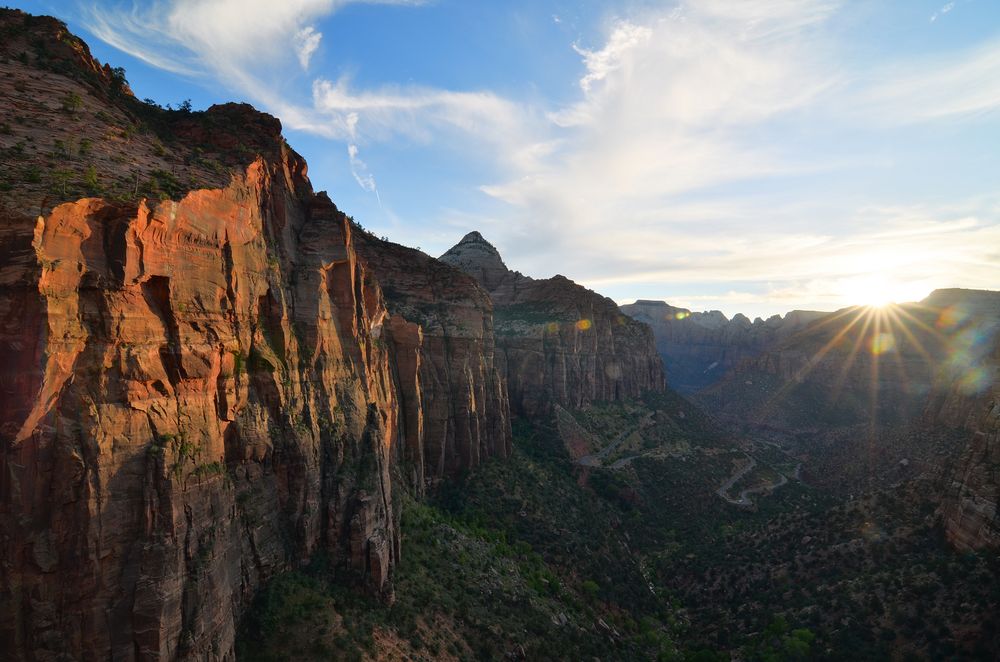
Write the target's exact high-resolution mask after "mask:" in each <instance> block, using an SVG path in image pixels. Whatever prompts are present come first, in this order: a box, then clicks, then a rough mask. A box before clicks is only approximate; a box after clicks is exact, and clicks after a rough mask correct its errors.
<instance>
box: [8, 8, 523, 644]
mask: <svg viewBox="0 0 1000 662" xmlns="http://www.w3.org/2000/svg"><path fill="white" fill-rule="evenodd" d="M0 22H2V23H3V25H2V26H0V27H4V29H5V30H7V31H8V32H10V31H9V30H8V28H9V26H10V25H12V24H16V26H18V29H22V28H23V29H29V28H30V29H34V28H32V27H31V26H35V27H38V26H41V27H40V28H39V29H40V30H41V32H39V33H38V34H39V35H40V36H41V37H44V36H45V35H48V34H49V33H50V31H51V29H52V28H53V23H55V22H52V21H50V20H44V21H40V22H39V21H30V20H28V19H27V18H25V17H24V15H23V14H20V13H19V12H8V11H6V10H4V11H3V12H0ZM29 24H30V25H29ZM55 25H56V26H58V25H60V24H58V23H55ZM64 29H65V28H64V26H62V28H61V30H64ZM57 32H59V31H58V30H57ZM11 34H15V35H20V33H19V32H16V31H15V32H13V33H11ZM59 34H62V33H61V32H60V33H59ZM67 34H68V33H67ZM22 37H24V36H23V35H20V36H19V37H18V38H19V39H21V38H22ZM60 38H61V39H66V40H69V37H60ZM73 39H74V40H75V38H73ZM22 41H25V42H28V41H31V39H30V35H28V37H25V38H23V39H22ZM35 41H37V40H35ZM70 41H72V40H70ZM10 43H13V42H11V41H8V42H6V44H7V45H9V44H10ZM32 43H33V42H32ZM72 44H73V52H78V51H79V48H78V47H79V44H78V42H76V41H72ZM36 57H37V53H33V54H32V55H31V56H30V57H28V58H27V60H28V64H27V65H25V66H26V67H27V68H28V72H29V73H25V72H24V71H20V70H19V73H18V76H15V77H13V78H15V79H20V78H28V77H31V75H32V74H31V73H30V71H31V67H32V66H34V65H35V64H36V62H35V58H36ZM88 57H89V55H88ZM86 61H89V60H85V62H86ZM7 64H10V63H9V62H8V63H7ZM73 66H78V64H77V65H73ZM95 66H97V65H95ZM98 69H99V70H100V71H105V70H104V69H103V68H100V67H98ZM92 74H93V72H91V73H87V72H84V74H82V77H81V75H80V74H79V71H75V70H71V71H66V72H63V73H60V71H59V70H58V68H56V69H51V68H50V69H46V73H45V75H46V76H50V77H52V80H53V81H55V82H57V83H58V84H59V85H61V86H63V87H66V88H69V89H75V88H73V86H75V85H78V84H79V81H80V80H83V81H85V82H86V85H84V87H83V88H80V89H81V95H83V96H84V109H83V110H82V111H81V114H80V115H79V116H78V117H77V119H75V120H73V121H74V122H75V123H76V127H77V130H78V131H80V132H86V131H90V130H92V129H93V125H92V122H102V121H114V120H115V118H117V117H124V118H128V121H135V122H137V123H138V129H137V130H136V133H137V135H145V136H147V139H146V140H145V141H140V142H139V143H138V144H137V145H136V149H137V150H138V152H137V153H138V156H137V159H139V160H142V159H143V158H145V157H144V152H143V150H145V149H146V148H147V146H148V144H151V143H152V141H153V140H154V138H152V137H150V136H153V135H157V134H155V132H154V131H153V130H152V129H150V125H149V124H148V121H152V120H150V119H149V118H150V117H152V118H153V119H155V120H156V121H157V122H161V121H162V122H161V124H162V126H160V128H161V129H163V130H164V131H165V132H166V133H165V134H164V135H167V134H169V136H170V137H171V140H172V141H173V142H171V143H170V144H169V145H167V146H166V147H164V148H163V150H162V155H158V156H156V158H158V159H162V162H163V163H164V164H165V166H166V167H167V168H168V169H169V170H165V171H168V172H170V173H171V178H170V179H169V182H168V183H169V184H170V185H169V186H168V187H166V188H162V189H159V190H157V195H156V199H151V198H150V197H149V196H148V195H145V194H144V193H143V191H142V187H140V186H136V189H130V190H129V191H128V194H127V195H126V194H122V188H120V186H123V185H124V183H126V182H129V181H130V180H131V179H132V177H133V173H132V170H131V168H130V167H129V166H128V164H122V163H119V162H118V161H114V160H109V161H108V163H109V165H108V168H107V170H101V171H100V174H101V176H102V177H105V178H106V179H105V180H104V181H106V182H108V183H109V184H108V186H109V190H108V191H105V192H106V193H108V196H109V197H86V198H79V197H77V196H76V193H77V191H76V190H74V189H73V187H72V186H66V187H61V188H59V187H57V188H52V187H47V188H46V186H47V185H46V184H45V183H43V184H42V185H40V187H34V188H33V184H32V185H31V186H25V187H18V188H16V189H15V190H14V191H10V193H11V195H10V196H6V197H5V198H4V200H3V203H4V204H2V205H0V398H2V406H0V443H2V452H0V530H2V532H3V533H2V536H0V657H3V658H4V659H12V660H35V659H82V660H89V659H94V660H97V659H115V660H119V659H120V660H130V659H151V658H156V659H167V658H169V659H202V660H217V659H232V655H233V641H234V634H235V625H236V622H237V620H238V618H239V616H240V614H241V613H242V611H243V610H244V608H245V607H246V605H247V604H248V602H249V600H250V599H251V598H252V596H253V594H254V592H255V590H256V589H257V588H258V587H259V586H260V585H261V583H262V582H263V581H265V580H266V579H267V578H269V577H270V576H272V575H273V574H275V573H276V572H279V571H282V570H285V569H288V568H290V567H294V566H296V565H298V564H300V563H302V562H304V561H306V560H308V559H309V558H310V557H312V556H314V555H316V554H324V555H326V556H327V557H328V558H329V559H330V561H331V563H332V566H333V567H334V568H336V572H337V573H338V574H339V576H342V577H343V578H344V581H345V582H354V583H363V584H364V585H366V586H367V587H368V588H369V590H371V591H372V592H374V593H375V594H377V595H380V596H382V597H383V598H385V599H391V597H392V584H391V572H392V566H393V564H394V563H395V562H396V561H397V560H398V558H399V555H400V540H399V522H398V519H399V513H398V508H397V507H396V506H395V505H394V501H393V491H394V489H399V487H400V486H401V485H406V484H407V483H408V482H410V481H412V485H413V487H414V488H416V489H418V490H419V489H422V488H423V484H424V482H425V481H433V480H437V479H439V478H441V477H442V476H444V475H447V474H448V473H449V472H453V471H457V470H459V469H461V468H465V467H469V466H473V465H474V464H475V463H476V462H478V461H480V460H481V459H482V458H485V457H487V456H490V455H504V454H506V453H507V452H509V443H510V436H509V421H508V418H507V415H506V402H505V400H504V396H503V386H502V382H500V380H499V379H498V376H497V371H496V369H495V368H494V367H493V357H492V351H493V350H492V343H493V340H492V326H491V320H490V318H491V310H490V306H489V302H488V300H487V299H486V298H485V295H484V294H483V293H482V292H481V291H479V290H478V288H477V287H476V286H475V285H474V284H473V283H471V282H469V283H466V285H467V287H465V288H464V289H463V290H462V291H461V292H459V293H458V294H456V296H455V297H454V298H453V300H445V301H442V302H441V303H440V304H439V306H438V309H437V311H436V317H433V318H430V317H427V316H424V317H418V316H414V317H413V318H409V319H408V318H407V317H406V315H407V314H408V313H414V311H412V310H409V309H406V308H405V307H404V306H399V305H397V304H393V305H394V307H392V308H391V309H390V308H389V307H387V303H386V298H385V297H384V296H383V293H382V288H381V286H380V284H379V280H380V274H379V273H377V271H376V269H378V268H379V267H380V266H381V267H382V268H383V269H384V270H385V273H386V274H387V276H388V277H389V278H390V279H393V278H395V277H396V275H397V271H394V269H396V270H411V271H412V270H417V269H424V268H429V267H430V265H428V264H426V263H423V262H420V261H413V260H409V261H406V260H397V261H396V262H394V260H395V258H394V257H392V256H388V257H385V258H384V259H382V258H381V256H380V251H381V250H383V249H388V248H389V247H386V246H382V245H375V244H373V245H372V246H371V247H367V248H368V250H366V252H365V259H359V257H358V253H357V252H356V246H355V231H354V228H353V226H352V224H351V223H350V222H349V220H348V219H347V217H346V216H345V215H344V214H342V213H341V212H340V211H339V210H337V208H336V207H335V206H334V205H333V203H332V202H331V201H330V200H329V199H328V198H327V197H326V195H325V194H322V193H320V194H316V193H314V192H313V191H312V188H311V185H310V183H309V180H308V178H307V176H306V165H305V163H304V162H303V161H302V159H301V158H300V157H299V156H298V155H297V154H295V152H293V151H292V150H291V149H290V148H289V147H288V146H287V145H286V144H285V143H284V140H283V139H282V138H281V133H280V124H279V123H278V121H277V120H275V119H274V118H272V117H269V116H267V115H263V114H260V113H256V112H255V111H253V110H252V109H250V108H249V107H248V106H237V105H229V106H222V107H216V108H213V109H210V110H209V111H208V112H205V113H181V114H179V115H178V114H176V113H173V114H171V113H167V112H166V111H158V110H156V111H152V110H151V111H149V112H150V113H152V114H151V115H149V116H147V115H141V114H139V115H137V114H135V113H136V112H139V111H137V110H135V109H136V108H137V106H135V105H134V104H135V103H138V102H135V101H134V100H131V99H130V97H129V98H128V99H124V100H123V98H122V97H118V96H114V97H113V96H112V95H108V94H105V92H106V91H107V90H106V89H105V88H104V87H102V85H105V84H106V83H107V81H105V80H104V79H103V78H101V76H100V75H98V74H93V75H92ZM5 80H6V82H7V83H10V81H11V78H7V79H5ZM102 81H103V82H102ZM3 84H5V83H4V82H3V81H2V80H0V85H3ZM3 92H4V93H3V94H0V99H3V100H4V103H7V102H8V101H9V99H11V98H12V95H11V96H8V95H7V93H6V90H3ZM119 93H121V91H120V90H119ZM142 112H146V111H142ZM98 114H100V115H101V117H103V118H104V119H98V118H97V115H98ZM107 118H111V119H110V120H109V119H107ZM147 120H148V121H147ZM144 122H145V123H144ZM29 128H30V129H31V130H32V131H37V132H43V131H44V127H39V126H35V125H31V127H29ZM24 130H27V129H25V128H24V127H23V126H19V127H18V128H16V129H15V131H24ZM52 130H53V131H61V130H62V129H60V128H58V125H56V124H55V123H53V128H52ZM98 130H99V131H100V130H102V129H98ZM144 132H146V133H144ZM188 139H190V140H192V141H196V142H198V143H199V144H203V145H205V146H206V147H207V148H208V149H210V150H218V151H217V152H213V153H215V154H217V156H218V158H217V159H214V160H213V162H212V163H211V164H209V165H210V166H211V167H209V165H206V163H205V162H202V161H198V160H197V158H196V157H195V156H194V155H193V150H192V149H191V148H190V147H189V146H187V145H186V143H185V140H188ZM161 147H162V146H161ZM156 151H161V150H156ZM4 154H7V152H4ZM25 158H28V159H35V161H33V162H37V163H38V164H40V165H43V166H44V165H45V164H46V163H47V162H46V159H48V158H49V157H48V156H47V155H45V154H41V155H38V154H32V155H27V156H26V157H25ZM203 171H204V172H203ZM141 172H142V171H141V170H140V176H141ZM202 175H205V176H204V177H203V176H202ZM161 183H162V182H161ZM111 184H114V185H115V186H119V188H113V187H111ZM206 185H207V187H206ZM39 210H41V212H42V213H41V214H40V215H39V214H38V213H37V212H38V211H39ZM407 259H409V258H407ZM449 271H450V269H449ZM409 275H410V277H411V278H412V277H414V274H412V273H411V274H409ZM426 278H427V280H428V281H433V282H437V281H436V280H435V278H436V277H434V276H432V275H427V276H426ZM394 301H395V299H394ZM452 304H454V306H455V308H454V309H451V308H450V307H449V306H450V305H452ZM460 332H462V333H464V335H462V333H460ZM452 334H455V335H454V337H452ZM425 442H426V443H425Z"/></svg>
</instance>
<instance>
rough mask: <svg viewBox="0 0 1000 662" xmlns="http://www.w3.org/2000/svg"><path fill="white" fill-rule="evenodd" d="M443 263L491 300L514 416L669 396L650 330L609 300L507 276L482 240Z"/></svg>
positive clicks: (564, 282) (560, 283)
mask: <svg viewBox="0 0 1000 662" xmlns="http://www.w3.org/2000/svg"><path fill="white" fill-rule="evenodd" d="M440 259H441V261H442V262H446V263H448V264H451V265H454V266H455V267H457V268H459V269H461V270H462V271H464V272H465V273H467V274H469V275H470V276H472V277H473V278H475V279H476V280H478V281H479V283H480V285H482V286H483V287H484V288H485V289H487V290H488V291H489V293H490V297H491V298H492V300H493V306H494V326H495V329H496V339H497V355H498V363H499V364H500V366H501V369H502V371H503V373H504V374H505V375H506V377H507V384H508V394H509V398H510V408H511V411H512V412H514V413H517V414H519V415H524V416H529V417H530V416H535V415H538V414H542V413H547V412H549V411H550V410H551V408H552V406H553V405H560V406H564V407H570V408H575V407H581V406H584V405H586V404H588V403H591V402H595V401H609V400H621V399H625V398H634V397H638V396H640V395H642V394H643V393H645V392H647V391H650V390H653V391H661V390H663V389H664V388H665V379H664V375H663V364H662V362H661V360H660V357H659V356H658V355H657V353H656V349H655V347H654V346H653V335H652V332H651V331H650V329H649V327H648V326H646V325H645V324H642V323H640V322H636V321H634V320H632V319H631V318H629V317H627V316H626V315H623V314H622V313H621V312H620V311H619V310H618V306H617V305H616V304H615V302H614V301H612V300H611V299H608V298H606V297H603V296H601V295H599V294H597V293H596V292H593V291H591V290H588V289H586V288H584V287H582V286H580V285H577V284H576V283H574V282H573V281H571V280H569V279H568V278H565V277H564V276H555V277H553V278H548V279H544V280H536V279H533V278H528V277H526V276H523V275H521V274H520V273H517V272H512V271H510V270H509V269H507V267H506V265H505V264H504V263H503V260H502V259H501V257H500V254H499V253H498V252H497V250H496V248H494V247H493V246H492V245H491V244H490V243H489V242H487V241H486V240H485V239H484V238H483V237H482V235H480V234H479V233H478V232H471V233H469V234H468V235H466V236H465V237H464V238H463V239H462V241H460V242H459V243H458V244H457V245H455V246H454V247H452V248H451V249H450V250H448V252H446V253H445V254H444V255H442V256H441V258H440Z"/></svg>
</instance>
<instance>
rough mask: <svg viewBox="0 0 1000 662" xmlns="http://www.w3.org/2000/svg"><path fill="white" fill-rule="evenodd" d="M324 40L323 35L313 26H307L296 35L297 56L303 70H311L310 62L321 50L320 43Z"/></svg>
mask: <svg viewBox="0 0 1000 662" xmlns="http://www.w3.org/2000/svg"><path fill="white" fill-rule="evenodd" d="M322 38H323V33H322V32H317V31H316V28H314V27H313V26H311V25H307V26H306V27H304V28H302V29H301V30H299V31H298V32H296V33H295V41H294V48H295V54H296V55H297V56H298V58H299V64H301V65H302V69H303V70H305V69H308V68H309V60H310V59H312V56H313V53H315V52H316V49H317V48H319V42H320V40H321V39H322Z"/></svg>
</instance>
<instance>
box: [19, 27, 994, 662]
mask: <svg viewBox="0 0 1000 662" xmlns="http://www.w3.org/2000/svg"><path fill="white" fill-rule="evenodd" d="M0 35H2V36H3V39H0V92H2V94H0V115H2V117H3V118H4V119H3V127H2V128H3V130H2V131H0V166H2V170H0V399H2V402H0V445H2V447H0V531H2V533H0V657H3V659H10V660H18V661H25V662H27V661H29V660H30V661H34V660H68V659H74V660H75V659H80V660H98V659H114V660H166V659H170V660H196V659H197V660H234V659H241V660H258V659H259V660H274V659H291V658H295V659H359V660H360V659H392V660H404V659H405V660H417V659H446V660H464V659H703V660H723V659H725V660H728V659H731V658H735V659H785V658H788V659H802V657H803V655H805V654H804V653H802V651H803V650H805V651H806V652H807V653H808V655H809V656H811V658H810V659H812V658H815V659H837V657H838V656H841V655H843V656H854V657H857V658H858V659H870V658H872V657H879V656H880V655H884V654H887V652H888V651H892V652H893V653H895V652H899V651H903V652H912V653H913V654H914V655H917V656H921V655H925V656H929V657H931V658H947V657H950V656H958V657H961V656H966V657H977V656H979V657H983V656H985V655H988V653H989V652H990V651H995V650H997V649H998V648H1000V635H998V634H997V633H998V632H1000V623H998V622H997V613H1000V612H998V611H997V610H996V604H997V602H996V600H997V595H996V592H995V590H994V588H995V586H1000V583H998V582H997V581H996V578H997V577H998V576H1000V574H998V572H1000V568H997V566H996V564H995V562H994V559H995V552H996V550H997V548H998V546H1000V519H998V512H997V505H998V499H1000V477H998V475H997V471H996V468H997V466H998V464H1000V390H998V389H1000V293H998V292H987V291H978V290H939V291H936V292H934V293H932V294H931V295H930V296H929V297H927V298H926V299H925V300H923V301H921V302H915V303H909V304H901V305H891V306H886V307H884V308H878V309H875V308H868V307H853V308H848V309H844V310H840V311H836V312H832V313H823V312H816V311H792V312H790V313H788V314H786V315H785V316H783V317H779V316H774V317H772V318H769V319H767V320H761V319H757V320H754V321H751V320H750V319H749V318H747V317H745V316H743V315H736V316H734V317H733V318H732V319H729V318H727V317H725V316H724V315H723V314H722V313H720V312H718V311H712V312H706V313H699V312H693V311H691V310H688V309H686V308H679V307H675V306H672V305H670V304H668V303H666V302H663V301H649V300H639V301H637V302H636V303H634V304H629V305H623V306H621V307H619V306H618V305H617V304H616V303H615V302H614V301H613V300H611V299H609V298H607V297H604V296H602V295H601V294H598V293H597V292H594V291H591V290H589V289H587V288H585V287H583V286H581V285H579V284H577V283H575V282H573V281H572V280H570V279H569V278H567V277H565V276H562V275H555V276H552V277H550V278H532V277H529V276H525V275H523V274H521V273H519V272H517V271H513V270H511V269H509V268H508V267H507V265H506V264H505V262H504V260H503V258H502V257H501V255H500V252H499V251H498V250H497V248H496V247H495V246H494V245H493V244H491V243H490V242H489V241H488V240H487V239H486V238H485V237H483V236H482V235H481V234H480V233H479V232H475V231H473V232H469V233H468V234H466V235H465V236H464V237H462V238H461V240H460V241H458V243H456V244H455V245H454V246H453V247H452V248H450V249H449V250H447V251H446V252H445V253H443V254H442V255H441V256H440V257H438V258H434V257H432V256H430V255H427V254H425V253H423V252H422V251H420V250H418V249H414V248H409V247H406V246H402V245H399V244H396V243H393V242H391V241H389V240H388V239H386V238H379V237H377V236H375V235H374V234H373V233H372V232H369V231H367V230H365V229H364V228H363V226H362V225H361V224H360V223H359V222H358V221H356V220H355V219H354V218H353V217H351V216H349V215H347V214H345V213H344V211H342V210H341V209H339V208H338V207H337V205H336V204H335V203H334V202H333V201H332V200H331V198H330V197H329V196H328V195H327V194H326V193H325V192H321V191H315V190H314V189H313V185H312V182H311V181H310V178H309V174H308V166H307V164H306V162H305V160H304V159H303V157H302V156H301V155H299V154H298V153H297V152H296V151H295V150H294V149H293V148H292V147H291V146H290V145H289V144H288V142H287V141H286V139H285V137H284V135H283V132H282V125H281V122H280V121H279V120H278V119H277V118H275V117H272V116H270V115H268V114H266V113H262V112H259V111H257V110H255V109H254V108H253V107H251V106H249V105H247V104H238V103H227V104H221V105H215V106H212V107H210V108H208V109H206V110H204V111H192V110H191V109H190V108H181V109H178V110H171V109H165V108H161V107H159V106H158V105H156V104H155V103H153V102H151V101H149V100H145V101H141V100H138V99H136V98H135V96H134V94H133V92H132V91H131V88H130V87H129V84H128V82H127V80H126V79H125V77H124V72H123V70H121V69H115V68H112V67H110V66H109V65H106V64H102V63H100V62H98V61H97V60H96V59H95V58H94V57H93V56H92V55H91V52H90V50H89V48H88V47H87V45H86V44H85V43H84V42H83V41H81V40H80V39H79V38H78V37H76V36H74V35H73V34H71V33H70V32H69V31H68V29H67V27H66V25H65V24H63V23H61V22H60V21H58V20H56V19H53V18H49V17H35V16H30V15H28V14H25V13H23V12H20V11H16V10H8V9H0ZM928 596H933V598H931V597H928ZM925 618H926V622H925V620H924V619H925ZM930 622H933V624H934V627H933V628H932V627H930V626H929V625H927V623H930Z"/></svg>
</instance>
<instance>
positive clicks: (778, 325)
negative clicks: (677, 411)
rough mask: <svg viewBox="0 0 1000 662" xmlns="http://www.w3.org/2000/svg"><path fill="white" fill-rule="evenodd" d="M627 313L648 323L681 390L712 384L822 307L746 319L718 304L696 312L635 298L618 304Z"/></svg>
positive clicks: (674, 383) (806, 322)
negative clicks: (716, 307) (717, 307)
mask: <svg viewBox="0 0 1000 662" xmlns="http://www.w3.org/2000/svg"><path fill="white" fill-rule="evenodd" d="M621 310H622V312H624V313H625V314H626V315H628V316H629V317H632V318H633V319H636V320H638V321H640V322H643V323H645V324H648V325H649V327H650V328H651V329H652V330H653V335H654V337H655V338H656V349H657V351H658V352H659V353H660V355H661V356H662V357H663V363H664V365H665V366H666V369H667V372H668V373H669V374H670V385H671V387H673V388H674V389H676V390H678V391H680V392H681V393H696V392H698V391H700V390H701V389H704V388H707V387H708V386H711V385H712V384H714V383H715V382H716V381H718V380H719V379H721V378H722V377H724V376H725V374H726V373H727V372H728V371H729V370H732V369H733V368H735V367H736V366H738V365H740V364H741V363H742V362H744V361H747V360H749V359H752V358H754V357H756V356H759V355H760V354H762V353H763V352H765V351H766V350H768V349H771V348H772V347H776V346H777V345H778V344H779V343H780V342H781V341H783V340H784V339H786V338H788V337H790V336H791V335H792V334H794V333H796V332H798V331H801V330H802V329H804V328H806V327H807V326H808V325H809V324H811V323H812V322H815V321H816V320H818V319H820V318H821V317H823V316H825V315H826V313H821V312H816V311H812V310H793V311H791V312H789V313H787V314H786V315H785V316H784V317H782V316H780V315H772V316H771V317H769V318H767V319H766V320H762V319H761V318H759V317H758V318H757V319H755V320H754V321H753V322H751V321H750V319H749V318H748V317H746V316H745V315H740V314H737V315H735V316H734V317H733V318H732V319H728V318H727V317H726V316H725V315H723V314H722V313H721V312H720V311H718V310H713V311H711V312H704V313H695V312H691V311H690V310H688V309H686V308H678V307H676V306H671V305H670V304H668V303H666V302H664V301H649V300H644V299H640V300H638V301H636V302H635V303H632V304H626V305H623V306H621Z"/></svg>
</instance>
